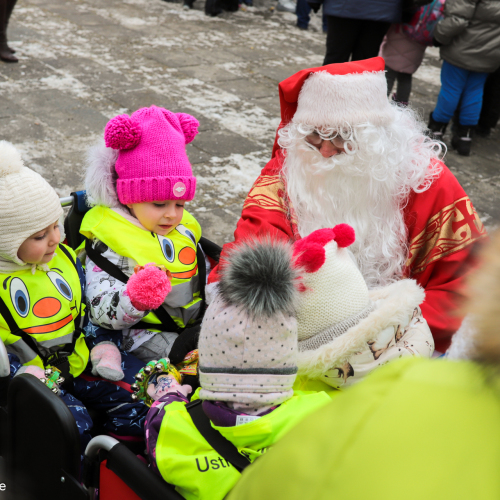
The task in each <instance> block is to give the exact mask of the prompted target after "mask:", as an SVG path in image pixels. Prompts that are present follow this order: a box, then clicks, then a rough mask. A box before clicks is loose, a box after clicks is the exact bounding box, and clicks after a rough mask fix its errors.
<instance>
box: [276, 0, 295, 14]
mask: <svg viewBox="0 0 500 500" xmlns="http://www.w3.org/2000/svg"><path fill="white" fill-rule="evenodd" d="M296 9H297V5H296V4H295V2H293V1H292V0H278V7H277V10H279V11H280V12H291V13H292V14H295V10H296Z"/></svg>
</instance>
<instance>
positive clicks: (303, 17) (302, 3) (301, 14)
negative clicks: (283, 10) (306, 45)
mask: <svg viewBox="0 0 500 500" xmlns="http://www.w3.org/2000/svg"><path fill="white" fill-rule="evenodd" d="M295 12H296V13H297V27H298V28H300V29H303V30H306V29H307V27H308V26H309V21H310V20H311V17H310V16H309V14H310V13H311V7H309V4H308V3H307V0H297V10H296V11H295Z"/></svg>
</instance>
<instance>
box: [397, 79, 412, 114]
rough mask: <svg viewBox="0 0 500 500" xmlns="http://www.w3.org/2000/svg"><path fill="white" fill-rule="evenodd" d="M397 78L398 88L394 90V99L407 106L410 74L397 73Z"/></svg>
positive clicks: (409, 91)
mask: <svg viewBox="0 0 500 500" xmlns="http://www.w3.org/2000/svg"><path fill="white" fill-rule="evenodd" d="M397 79H398V89H397V92H396V101H397V102H399V103H400V104H403V105H404V106H407V105H408V101H409V100H410V94H411V80H412V78H411V75H410V74H409V73H398V76H397Z"/></svg>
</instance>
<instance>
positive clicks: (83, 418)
mask: <svg viewBox="0 0 500 500" xmlns="http://www.w3.org/2000/svg"><path fill="white" fill-rule="evenodd" d="M61 399H62V400H63V401H64V403H65V404H66V406H67V407H68V409H69V411H70V412H71V414H72V415H73V417H74V419H75V422H76V426H77V427H78V433H79V434H80V450H81V455H80V458H81V460H82V463H83V455H84V453H85V448H86V447H87V445H88V444H89V441H90V440H91V439H92V434H91V433H90V432H91V430H92V425H93V422H92V419H91V418H90V415H89V412H88V411H87V408H85V406H84V404H83V403H82V402H81V401H79V400H78V399H77V398H75V396H73V395H72V394H70V393H69V392H67V391H64V390H62V391H61Z"/></svg>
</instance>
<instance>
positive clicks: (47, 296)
mask: <svg viewBox="0 0 500 500" xmlns="http://www.w3.org/2000/svg"><path fill="white" fill-rule="evenodd" d="M61 246H62V245H59V247H61ZM65 249H66V250H67V251H68V252H69V254H70V255H71V256H72V258H73V262H76V256H75V253H74V252H73V250H71V249H70V248H69V247H66V246H65ZM73 262H72V261H71V260H70V259H69V258H68V257H67V256H66V254H65V253H64V252H63V251H62V250H61V248H59V249H58V250H56V255H55V256H54V258H53V259H52V260H51V261H50V262H49V263H48V264H47V265H48V267H49V268H50V271H49V272H45V271H41V270H39V269H37V270H36V271H35V274H31V269H24V270H21V271H15V272H10V273H4V274H0V279H1V281H2V282H1V284H0V297H1V299H2V300H3V302H4V304H5V305H6V306H7V308H8V310H9V311H10V314H11V316H12V319H13V320H14V322H15V323H16V324H17V327H18V328H20V329H22V330H24V332H26V333H27V334H28V335H29V336H30V337H32V338H33V339H34V340H35V341H36V345H37V347H38V349H39V351H40V353H41V354H42V355H43V356H48V355H50V354H52V353H54V352H57V351H59V350H61V349H63V346H64V344H71V343H72V341H73V332H74V331H75V322H74V320H75V319H76V318H77V317H78V316H79V312H80V309H81V308H82V307H83V305H82V287H81V284H80V279H79V276H78V271H77V270H76V267H75V264H74V263H73ZM82 314H83V311H82ZM0 336H1V337H2V340H3V342H4V344H5V345H6V347H7V350H8V351H9V352H11V353H13V354H15V355H16V356H18V357H19V359H20V360H21V363H23V364H25V365H36V366H39V367H41V368H44V363H43V360H42V359H41V358H40V356H39V355H38V354H37V353H36V352H35V351H33V350H32V349H31V347H29V345H28V344H27V343H26V342H25V341H24V340H22V338H21V337H19V336H18V335H15V334H13V333H12V331H11V329H10V328H9V325H8V322H7V321H6V319H5V318H4V317H3V316H0ZM88 359H89V351H88V349H87V346H86V344H85V336H84V335H83V333H82V334H80V336H79V337H78V339H77V341H76V343H75V347H74V350H73V353H72V354H71V355H70V356H68V360H69V364H70V373H71V374H72V375H73V376H74V377H77V376H78V375H80V373H82V372H83V370H84V369H85V367H86V366H87V362H88Z"/></svg>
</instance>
